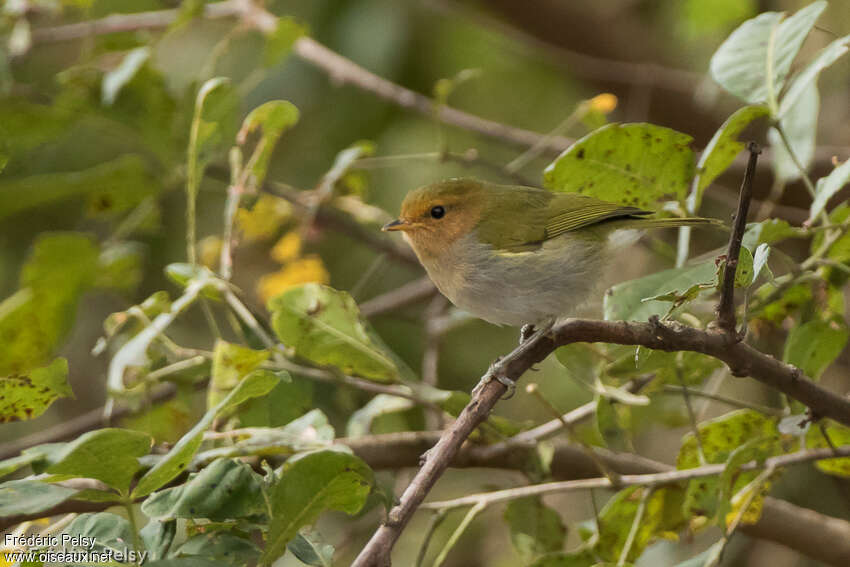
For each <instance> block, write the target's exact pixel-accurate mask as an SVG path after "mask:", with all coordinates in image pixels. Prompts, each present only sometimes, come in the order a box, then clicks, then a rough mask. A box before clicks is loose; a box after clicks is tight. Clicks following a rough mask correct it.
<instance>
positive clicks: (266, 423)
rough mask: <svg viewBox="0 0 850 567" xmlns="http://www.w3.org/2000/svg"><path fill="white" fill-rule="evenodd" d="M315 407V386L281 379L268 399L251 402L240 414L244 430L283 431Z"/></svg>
mask: <svg viewBox="0 0 850 567" xmlns="http://www.w3.org/2000/svg"><path fill="white" fill-rule="evenodd" d="M313 407H315V405H314V403H313V385H312V382H309V381H307V380H306V379H303V378H296V379H292V378H291V377H290V379H288V380H287V379H281V380H280V381H279V382H278V383H277V386H275V387H274V388H272V390H271V392H269V393H268V394H266V395H265V396H262V397H259V398H254V399H252V400H248V401H247V402H245V403H244V404H242V405H241V406H239V409H238V410H237V416H238V417H239V423H240V425H241V426H242V427H279V426H281V425H285V424H287V423H289V422H291V421H292V420H294V419H297V418H299V417H301V416H303V415H304V414H306V413H307V412H309V411H310V410H311V409H312V408H313Z"/></svg>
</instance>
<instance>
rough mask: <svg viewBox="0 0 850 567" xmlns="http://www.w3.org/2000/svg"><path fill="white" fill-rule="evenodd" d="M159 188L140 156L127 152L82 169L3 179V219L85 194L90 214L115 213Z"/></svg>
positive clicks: (0, 200)
mask: <svg viewBox="0 0 850 567" xmlns="http://www.w3.org/2000/svg"><path fill="white" fill-rule="evenodd" d="M160 190H161V184H160V183H159V182H157V181H156V180H155V179H154V178H153V177H151V175H150V174H149V173H148V170H147V167H146V166H145V163H144V161H143V160H142V159H141V158H140V157H139V156H135V155H124V156H121V157H119V158H117V159H114V160H112V161H109V162H106V163H103V164H100V165H96V166H94V167H91V168H89V169H84V170H82V171H63V172H61V173H41V174H38V175H31V176H27V177H17V178H15V177H11V178H6V179H3V180H0V219H4V218H7V217H9V216H12V215H16V214H19V213H22V212H26V211H29V210H30V209H34V208H36V207H42V206H45V205H51V204H55V203H62V202H66V201H69V200H71V199H72V198H75V197H86V203H87V205H86V211H87V213H88V214H89V216H93V217H96V216H103V215H107V214H109V215H112V214H117V213H121V212H124V211H127V210H129V209H130V208H132V207H134V206H135V205H137V204H139V203H140V202H141V201H142V200H143V199H144V198H145V197H148V196H151V195H156V194H158V193H159V191H160Z"/></svg>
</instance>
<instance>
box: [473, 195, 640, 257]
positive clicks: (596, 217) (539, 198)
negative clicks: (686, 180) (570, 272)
mask: <svg viewBox="0 0 850 567" xmlns="http://www.w3.org/2000/svg"><path fill="white" fill-rule="evenodd" d="M488 190H489V191H494V192H496V195H493V196H492V198H491V199H489V200H488V201H489V202H490V203H492V205H491V206H490V207H488V208H485V210H484V211H483V215H482V221H483V222H481V223H479V226H478V237H479V239H480V240H481V241H482V242H486V243H488V244H490V245H491V246H493V248H496V249H498V250H504V251H506V252H524V251H529V250H534V249H537V248H539V247H540V246H541V245H542V244H543V242H545V241H546V240H548V239H550V238H555V237H556V236H559V235H561V234H564V233H565V232H569V231H571V230H576V229H579V228H583V227H586V226H589V225H592V224H596V223H599V222H602V221H604V220H608V219H613V218H620V217H640V216H644V215H648V214H651V212H650V211H644V210H642V209H638V208H635V207H625V206H622V205H618V204H616V203H608V202H606V201H601V200H599V199H595V198H593V197H588V196H585V195H576V194H572V193H553V192H551V191H546V190H544V189H535V188H532V187H517V186H499V185H495V186H490V187H488Z"/></svg>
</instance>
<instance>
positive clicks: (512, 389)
mask: <svg viewBox="0 0 850 567" xmlns="http://www.w3.org/2000/svg"><path fill="white" fill-rule="evenodd" d="M500 360H502V357H501V356H500V357H498V358H496V360H494V361H493V362H492V364H490V368H489V370H488V371H487V374H485V375H484V377H483V378H481V380H480V381H479V382H478V384H477V385H476V386H475V388H473V389H472V396H473V397H475V395H476V394H478V393H479V392H480V391H481V389H482V388H484V386H486V385H487V384H489V383H490V382H492V381H493V380H495V381H496V382H498V383H499V384H501V385H503V386H504V387H505V388H507V389H508V392H507V394H506V395H505V396H504V397H503V398H502V399H503V400H508V399H510V398H512V397H513V396H514V394H515V393H516V382H515V381H514V380H511V379H510V378H508V377H507V376H505V375H504V374H503V373H502V371H501V369H499V368H497V367H496V366H497V365H498V364H499V361H500Z"/></svg>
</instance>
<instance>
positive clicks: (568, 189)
mask: <svg viewBox="0 0 850 567" xmlns="http://www.w3.org/2000/svg"><path fill="white" fill-rule="evenodd" d="M691 141H692V138H691V137H690V136H688V135H687V134H682V133H681V132H677V131H675V130H671V129H669V128H664V127H661V126H655V125H653V124H608V125H606V126H603V127H602V128H599V129H598V130H595V131H593V132H591V133H590V134H588V135H587V136H585V137H584V138H582V139H580V140H579V141H577V142H576V143H575V144H573V145H572V146H570V148H568V149H567V150H566V151H565V152H564V153H562V154H561V155H560V156H559V157H558V158H557V159H556V160H555V161H554V162H552V163H551V164H550V165H549V166H548V167H547V168H546V170H545V172H544V179H543V181H544V184H545V186H546V188H547V189H550V190H552V191H558V192H564V193H580V194H582V195H589V196H591V197H596V198H598V199H602V200H604V201H608V202H611V203H617V204H620V205H628V206H632V207H638V208H640V209H652V208H653V206H654V205H655V204H656V203H657V202H659V201H664V200H681V199H683V198H684V197H685V194H686V192H687V190H688V187H689V185H690V182H691V179H692V178H693V176H694V171H695V169H694V152H693V151H692V150H691V148H690V147H689V144H690V143H691Z"/></svg>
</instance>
